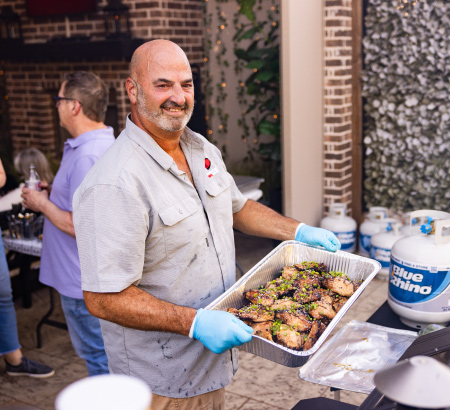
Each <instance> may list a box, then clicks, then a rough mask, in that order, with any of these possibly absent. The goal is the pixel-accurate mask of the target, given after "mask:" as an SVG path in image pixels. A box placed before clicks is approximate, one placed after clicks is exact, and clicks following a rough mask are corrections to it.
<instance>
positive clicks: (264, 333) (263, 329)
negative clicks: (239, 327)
mask: <svg viewBox="0 0 450 410" xmlns="http://www.w3.org/2000/svg"><path fill="white" fill-rule="evenodd" d="M272 325H273V322H272V321H270V320H269V321H267V322H261V323H253V324H252V325H251V326H252V328H253V330H254V331H255V332H254V333H253V334H254V335H255V336H260V337H263V338H264V339H267V340H270V341H271V342H273V338H272V330H271V327H272Z"/></svg>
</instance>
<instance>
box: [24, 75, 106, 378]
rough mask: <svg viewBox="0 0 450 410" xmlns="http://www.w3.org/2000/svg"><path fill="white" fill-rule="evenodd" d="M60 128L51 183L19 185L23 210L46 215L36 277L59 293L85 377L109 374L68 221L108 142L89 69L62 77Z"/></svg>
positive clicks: (100, 87) (97, 83)
mask: <svg viewBox="0 0 450 410" xmlns="http://www.w3.org/2000/svg"><path fill="white" fill-rule="evenodd" d="M54 101H55V106H56V107H57V109H58V114H59V118H60V123H61V126H62V127H64V128H65V129H66V130H67V131H68V132H69V133H70V135H71V136H72V137H73V138H71V139H68V140H67V141H66V142H65V143H64V153H63V157H62V161H61V165H60V168H59V170H58V172H57V174H56V177H55V179H54V181H53V185H52V187H51V193H50V196H49V192H50V189H49V188H50V187H44V190H43V191H41V192H38V191H34V190H31V189H28V188H23V191H22V192H23V193H22V198H23V204H24V206H25V207H26V208H29V209H32V210H34V211H36V212H42V213H43V214H44V215H45V217H46V218H45V222H44V233H43V242H42V254H41V268H40V277H39V280H40V281H41V282H42V283H44V284H46V285H48V286H51V287H53V288H55V289H56V290H57V291H58V292H59V293H60V295H61V305H62V308H63V311H64V315H65V317H66V322H67V326H68V328H69V334H70V338H71V341H72V345H73V347H74V349H75V351H76V352H77V354H78V355H79V356H80V357H81V358H82V359H84V360H85V362H86V367H87V370H88V373H89V375H90V376H93V375H98V374H105V373H109V371H108V360H107V357H106V354H105V349H104V345H103V338H102V334H101V330H100V323H99V320H98V319H97V318H96V317H94V316H92V315H90V314H89V312H88V311H87V309H86V305H85V303H84V300H83V292H82V290H81V271H80V262H79V257H78V249H77V243H76V240H75V230H74V227H73V221H72V198H73V194H74V193H75V190H76V189H77V188H78V186H79V185H80V184H81V182H82V181H83V179H84V177H85V176H86V174H87V173H88V172H89V170H90V169H91V168H92V166H93V165H94V163H95V162H96V161H97V160H98V159H99V158H100V157H101V156H102V155H103V154H104V153H105V151H106V150H107V149H108V148H109V147H110V146H111V145H112V144H113V142H114V134H113V129H112V128H111V127H107V126H106V125H105V124H104V123H103V121H104V119H105V114H106V108H107V105H108V89H107V87H106V85H105V83H104V82H103V81H102V80H101V79H100V78H99V77H98V76H96V75H95V74H93V73H90V72H83V71H81V72H75V73H72V74H69V75H66V76H65V77H64V82H63V83H62V85H61V89H60V90H59V93H58V96H55V97H54Z"/></svg>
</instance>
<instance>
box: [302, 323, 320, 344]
mask: <svg viewBox="0 0 450 410" xmlns="http://www.w3.org/2000/svg"><path fill="white" fill-rule="evenodd" d="M321 324H322V322H321V321H320V320H316V321H315V322H313V324H312V326H311V330H310V331H309V334H308V337H307V338H306V341H305V344H304V345H303V350H309V349H311V348H312V347H313V346H314V343H316V342H317V339H318V338H319V336H320V335H321V334H322V332H321V326H320V325H321Z"/></svg>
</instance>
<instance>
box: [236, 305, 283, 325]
mask: <svg viewBox="0 0 450 410" xmlns="http://www.w3.org/2000/svg"><path fill="white" fill-rule="evenodd" d="M228 312H230V313H232V314H233V315H235V316H237V317H238V318H239V319H241V320H251V321H253V322H266V321H268V320H273V318H274V316H275V313H274V312H273V311H272V310H271V309H270V308H267V306H264V305H250V306H245V307H243V308H241V309H239V310H238V309H234V308H230V309H228Z"/></svg>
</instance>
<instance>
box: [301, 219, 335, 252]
mask: <svg viewBox="0 0 450 410" xmlns="http://www.w3.org/2000/svg"><path fill="white" fill-rule="evenodd" d="M295 240H296V241H299V242H303V243H307V244H308V245H312V246H323V247H324V248H325V249H326V250H327V251H331V252H336V251H337V250H339V249H341V243H340V242H339V239H338V238H337V237H336V235H335V234H334V233H333V232H331V231H327V230H326V229H322V228H315V227H313V226H309V225H305V224H300V225H299V226H298V227H297V231H296V233H295Z"/></svg>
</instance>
